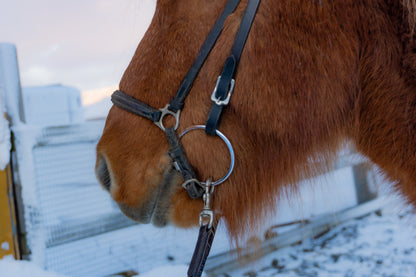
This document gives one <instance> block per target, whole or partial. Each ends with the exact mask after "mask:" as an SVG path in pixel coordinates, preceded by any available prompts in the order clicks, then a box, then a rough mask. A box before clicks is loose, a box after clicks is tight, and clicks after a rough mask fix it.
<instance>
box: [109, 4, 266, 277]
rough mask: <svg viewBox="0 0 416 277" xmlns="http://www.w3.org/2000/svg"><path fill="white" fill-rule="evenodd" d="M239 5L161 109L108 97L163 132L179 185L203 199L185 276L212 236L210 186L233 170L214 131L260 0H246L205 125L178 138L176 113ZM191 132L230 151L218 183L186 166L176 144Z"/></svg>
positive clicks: (195, 271) (196, 268) (200, 263)
mask: <svg viewBox="0 0 416 277" xmlns="http://www.w3.org/2000/svg"><path fill="white" fill-rule="evenodd" d="M239 3H240V0H229V1H228V3H227V4H226V6H225V7H224V9H223V11H222V13H221V15H220V17H219V18H218V19H217V21H216V22H215V24H214V26H213V28H212V29H211V31H210V33H209V34H208V36H207V38H206V40H205V42H204V44H203V45H202V47H201V49H200V50H199V53H198V55H197V57H196V59H195V61H194V63H193V64H192V66H191V68H190V69H189V71H188V73H187V74H186V76H185V78H184V79H183V81H182V83H181V85H180V87H179V89H178V90H177V92H176V95H175V96H174V97H173V98H172V99H171V101H170V102H169V104H167V105H166V106H165V107H164V108H161V109H155V108H153V107H151V106H149V105H147V104H145V103H143V102H141V101H139V100H137V99H135V98H133V97H131V96H129V95H127V94H125V93H124V92H122V91H120V90H117V91H115V92H114V93H113V94H112V96H111V101H112V102H113V103H114V105H116V106H118V107H120V108H122V109H124V110H126V111H128V112H131V113H133V114H136V115H139V116H141V117H144V118H147V119H149V120H151V121H153V122H154V123H155V124H156V125H157V126H158V127H159V128H160V129H161V130H162V131H164V132H165V134H166V137H167V139H168V142H169V146H170V149H169V156H170V157H171V159H172V161H173V163H174V165H175V167H176V169H177V170H178V171H180V172H181V174H182V177H183V179H184V183H183V185H182V186H183V187H184V188H185V189H186V190H187V192H188V194H189V196H190V197H191V198H192V199H196V198H200V197H202V198H203V201H204V208H203V210H202V212H201V213H200V220H199V222H200V231H199V236H198V241H197V245H196V247H195V251H194V254H193V257H192V260H191V263H190V266H189V269H188V276H193V277H194V276H195V277H196V276H201V274H202V271H203V268H204V265H205V262H206V259H207V257H208V254H209V251H210V248H211V244H212V241H213V239H214V236H215V230H216V226H217V223H218V218H214V212H213V211H212V209H211V201H212V200H211V197H212V194H213V190H214V187H215V186H217V185H219V184H221V183H222V182H224V181H225V180H226V179H227V178H228V177H229V176H230V174H231V172H232V171H233V168H234V151H233V148H232V145H231V143H230V141H229V140H228V139H227V137H226V136H225V135H224V134H222V133H221V132H220V131H219V130H218V126H219V124H220V120H221V115H222V112H223V109H224V108H225V107H226V106H227V105H228V103H229V101H230V97H231V94H232V92H233V88H234V84H235V74H236V71H237V67H238V64H239V61H240V57H241V53H242V52H243V49H244V45H245V42H246V40H247V37H248V34H249V32H250V29H251V26H252V24H253V21H254V17H255V15H256V12H257V8H258V6H259V4H260V0H248V3H247V6H246V9H245V12H244V16H243V19H242V20H241V23H240V27H239V29H238V32H237V35H236V37H235V40H234V45H233V47H232V49H231V53H230V55H229V56H228V58H227V59H226V61H225V63H224V67H223V70H222V73H221V75H220V76H219V77H218V79H217V83H216V86H215V89H214V91H213V93H212V95H211V100H212V106H211V110H210V113H209V115H208V120H207V122H206V125H196V126H192V127H190V128H188V129H186V130H185V131H184V132H183V133H182V134H180V135H178V133H177V129H178V126H179V119H180V112H181V110H182V109H183V107H184V102H185V99H186V97H187V96H188V94H189V92H190V91H191V88H192V84H193V82H194V80H195V79H196V77H197V75H198V73H199V71H200V69H201V67H202V65H203V64H204V63H205V60H206V59H207V57H208V55H209V53H210V52H211V50H212V48H213V47H214V45H215V43H216V41H217V39H218V37H219V36H220V34H221V32H222V29H223V26H224V22H225V20H226V19H227V18H228V16H229V15H230V14H232V13H233V12H234V10H235V9H236V8H237V6H238V4H239ZM168 115H170V116H173V117H174V118H175V124H174V126H172V127H165V126H164V124H163V120H164V118H165V117H166V116H168ZM193 130H205V132H206V133H207V134H208V135H211V136H217V135H218V136H219V137H220V138H221V139H222V140H223V141H224V142H225V144H226V145H227V147H228V149H229V151H230V156H231V165H230V169H229V170H228V172H227V174H226V175H225V176H224V177H223V178H221V179H220V180H218V181H210V180H207V181H206V182H201V181H199V180H198V178H197V176H196V174H195V171H194V170H193V168H192V166H191V165H190V163H189V161H188V159H187V157H186V154H185V151H184V149H183V147H182V145H181V143H180V138H181V137H182V136H184V135H185V134H187V133H188V132H190V131H193Z"/></svg>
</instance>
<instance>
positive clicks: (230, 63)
mask: <svg viewBox="0 0 416 277" xmlns="http://www.w3.org/2000/svg"><path fill="white" fill-rule="evenodd" d="M259 4H260V0H249V2H248V4H247V7H246V10H245V12H244V16H243V19H242V21H241V24H240V28H239V29H238V33H237V36H236V38H235V41H234V45H233V48H232V49H231V54H230V56H229V57H228V58H227V60H226V61H225V64H224V68H223V71H222V73H221V78H220V81H219V83H218V85H217V87H216V93H215V98H216V99H218V100H221V101H223V100H225V99H226V98H227V96H228V93H229V91H230V87H231V81H232V79H233V78H234V76H235V73H236V71H237V67H238V63H239V62H240V57H241V53H242V52H243V49H244V45H245V43H246V40H247V37H248V34H249V32H250V29H251V26H252V25H253V21H254V17H255V16H256V12H257V8H258V6H259ZM225 105H226V104H217V103H215V102H214V103H213V104H212V107H211V111H210V113H209V116H208V120H207V124H206V126H207V127H206V129H205V132H206V133H207V134H209V135H216V132H215V130H216V129H218V125H219V123H220V119H221V114H222V111H223V108H224V106H225Z"/></svg>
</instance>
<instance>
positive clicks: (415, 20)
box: [402, 0, 416, 34]
mask: <svg viewBox="0 0 416 277" xmlns="http://www.w3.org/2000/svg"><path fill="white" fill-rule="evenodd" d="M402 3H403V6H404V7H405V9H406V10H407V20H408V23H409V27H410V31H411V33H412V34H413V32H414V31H415V27H416V0H403V2H402Z"/></svg>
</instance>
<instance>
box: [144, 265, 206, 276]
mask: <svg viewBox="0 0 416 277" xmlns="http://www.w3.org/2000/svg"><path fill="white" fill-rule="evenodd" d="M187 271H188V266H187V265H177V266H162V267H159V268H156V269H153V270H151V271H148V272H146V273H144V274H140V276H141V277H161V276H169V277H184V276H186V273H187ZM206 276H207V275H206V274H205V273H204V274H202V277H206Z"/></svg>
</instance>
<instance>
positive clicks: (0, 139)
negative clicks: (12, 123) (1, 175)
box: [0, 83, 11, 170]
mask: <svg viewBox="0 0 416 277" xmlns="http://www.w3.org/2000/svg"><path fill="white" fill-rule="evenodd" d="M4 102H5V98H4V93H3V89H2V87H1V83H0V170H3V169H4V168H5V167H6V166H7V164H8V163H9V160H10V154H9V153H10V148H11V143H10V129H9V121H8V120H7V119H6V118H5V117H4V115H5V114H6V106H5V104H4Z"/></svg>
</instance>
